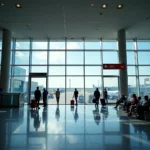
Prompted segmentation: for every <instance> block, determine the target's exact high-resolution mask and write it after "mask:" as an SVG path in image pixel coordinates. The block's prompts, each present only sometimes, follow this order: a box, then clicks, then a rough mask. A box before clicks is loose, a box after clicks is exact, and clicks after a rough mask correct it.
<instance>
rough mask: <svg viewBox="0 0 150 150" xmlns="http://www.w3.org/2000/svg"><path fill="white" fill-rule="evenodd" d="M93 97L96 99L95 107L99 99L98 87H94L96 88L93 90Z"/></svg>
mask: <svg viewBox="0 0 150 150" xmlns="http://www.w3.org/2000/svg"><path fill="white" fill-rule="evenodd" d="M94 97H95V99H96V102H95V107H96V106H97V107H98V104H99V99H100V92H99V90H98V88H96V90H95V92H94Z"/></svg>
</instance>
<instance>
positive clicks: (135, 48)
mask: <svg viewBox="0 0 150 150" xmlns="http://www.w3.org/2000/svg"><path fill="white" fill-rule="evenodd" d="M126 43H127V44H126V48H127V70H128V91H129V95H131V94H132V93H136V94H137V95H141V96H143V95H145V94H146V93H150V91H149V82H148V81H149V80H150V73H149V69H150V61H149V59H148V58H149V56H150V46H149V45H150V41H136V40H134V41H133V40H131V41H127V42H126ZM1 45H2V44H1V41H0V57H1ZM104 63H119V60H118V42H117V41H104V40H86V39H83V40H81V39H79V40H78V39H77V40H67V39H66V40H53V39H52V40H51V39H46V40H34V39H33V40H32V39H27V40H20V39H14V40H13V43H12V53H11V68H12V69H11V72H10V76H11V78H10V81H11V84H10V85H11V87H10V91H13V92H15V91H16V92H18V90H19V89H21V92H25V93H28V91H27V90H28V80H29V73H30V72H37V73H38V72H46V73H48V80H47V88H48V92H49V97H51V100H52V101H51V100H50V101H49V103H51V104H53V103H54V104H55V103H56V100H55V94H54V93H55V91H56V89H57V88H59V89H60V90H61V97H62V100H60V103H61V104H69V103H70V100H71V99H72V98H73V91H74V88H77V89H78V91H79V99H80V100H79V103H80V104H90V103H91V99H92V94H93V92H94V90H95V89H96V88H97V87H98V88H99V89H100V91H101V95H102V90H103V87H104V76H113V77H119V71H118V70H103V66H102V64H104ZM40 84H42V83H40ZM35 85H37V84H36V83H35ZM108 85H111V83H110V84H108ZM17 86H18V87H17ZM38 86H39V85H38ZM40 86H41V85H40ZM20 87H21V88H20ZM106 88H108V89H111V90H113V88H111V87H106ZM144 92H145V93H144ZM52 97H53V98H52Z"/></svg>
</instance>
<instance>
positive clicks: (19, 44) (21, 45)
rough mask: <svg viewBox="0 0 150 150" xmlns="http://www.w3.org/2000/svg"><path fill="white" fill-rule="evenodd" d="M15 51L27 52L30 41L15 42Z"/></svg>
mask: <svg viewBox="0 0 150 150" xmlns="http://www.w3.org/2000/svg"><path fill="white" fill-rule="evenodd" d="M16 49H20V50H22V49H23V50H29V49H30V41H27V40H17V41H16Z"/></svg>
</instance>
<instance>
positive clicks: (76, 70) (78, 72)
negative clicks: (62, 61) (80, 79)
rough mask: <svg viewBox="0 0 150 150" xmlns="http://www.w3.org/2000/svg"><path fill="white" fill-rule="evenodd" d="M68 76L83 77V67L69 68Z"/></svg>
mask: <svg viewBox="0 0 150 150" xmlns="http://www.w3.org/2000/svg"><path fill="white" fill-rule="evenodd" d="M67 75H83V67H82V66H80V67H78V66H68V67H67Z"/></svg>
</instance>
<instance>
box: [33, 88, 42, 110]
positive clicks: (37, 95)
mask: <svg viewBox="0 0 150 150" xmlns="http://www.w3.org/2000/svg"><path fill="white" fill-rule="evenodd" d="M34 96H35V100H36V102H37V106H38V109H40V107H39V102H40V98H41V91H40V90H39V87H37V88H36V90H35V92H34Z"/></svg>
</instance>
